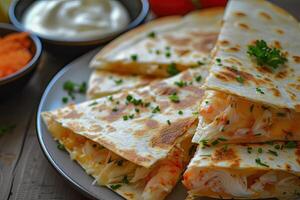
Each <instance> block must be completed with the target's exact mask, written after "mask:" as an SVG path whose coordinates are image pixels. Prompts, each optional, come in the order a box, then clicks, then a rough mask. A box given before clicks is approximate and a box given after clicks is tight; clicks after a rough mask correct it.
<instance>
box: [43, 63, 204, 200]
mask: <svg viewBox="0 0 300 200" xmlns="http://www.w3.org/2000/svg"><path fill="white" fill-rule="evenodd" d="M207 75H208V70H207V69H206V68H197V69H190V70H188V71H186V72H182V73H181V74H179V75H177V76H174V77H173V78H169V79H166V80H163V81H160V82H157V83H154V84H151V85H149V86H147V87H144V88H139V89H136V90H131V91H125V92H121V93H118V94H115V95H112V96H109V97H103V98H100V99H97V100H92V101H88V102H84V103H81V104H78V105H69V106H67V107H65V108H61V109H58V110H54V111H49V112H44V113H43V114H42V116H43V119H44V121H45V123H46V125H47V127H48V129H49V131H50V132H51V134H52V135H53V137H54V138H55V139H56V140H58V141H59V142H60V144H62V145H63V146H64V147H65V148H66V150H67V151H68V152H69V153H70V155H71V158H72V159H74V160H76V161H77V162H78V163H79V164H80V165H81V166H82V167H83V168H84V169H85V170H86V172H87V173H88V174H90V175H92V176H93V177H94V178H95V180H96V181H97V183H99V184H100V185H105V186H107V187H109V188H111V189H112V190H115V191H116V192H117V193H119V194H120V195H122V196H123V197H124V198H126V199H163V198H164V197H165V196H166V195H167V194H168V193H170V191H171V190H172V188H173V187H174V186H175V184H176V183H177V181H178V180H179V178H180V176H181V173H182V172H183V171H184V169H185V167H186V165H187V164H188V161H189V159H190V157H191V154H190V153H189V150H190V148H191V146H192V143H191V138H192V135H193V134H194V132H195V129H196V125H197V121H198V120H197V115H195V114H194V112H195V111H196V109H197V103H198V101H199V99H201V98H202V96H203V93H204V92H203V90H201V89H200V87H201V85H202V83H203V80H204V78H199V77H205V76H207Z"/></svg>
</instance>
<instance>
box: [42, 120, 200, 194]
mask: <svg viewBox="0 0 300 200" xmlns="http://www.w3.org/2000/svg"><path fill="white" fill-rule="evenodd" d="M44 120H45V123H46V124H47V127H48V129H49V131H50V132H51V134H52V135H53V137H54V139H55V140H57V141H58V142H59V144H58V147H59V148H60V149H61V150H67V151H68V153H69V154H70V157H71V159H72V160H75V161H76V162H77V163H78V164H79V165H80V166H81V167H82V168H83V169H84V170H85V171H86V172H87V174H89V175H91V176H92V177H94V178H95V181H94V183H98V184H99V185H103V186H106V187H108V188H110V189H111V190H113V191H115V192H117V193H118V194H119V195H121V196H123V197H124V198H125V199H130V200H141V199H145V200H146V199H156V200H162V199H164V198H165V197H166V195H168V194H169V193H170V192H171V190H172V189H173V187H174V186H175V185H176V183H177V182H178V180H179V178H180V177H181V174H182V172H183V170H184V169H185V167H186V166H187V164H188V161H189V160H190V157H191V154H190V153H189V152H190V148H191V137H192V134H193V131H195V128H196V124H194V125H193V126H192V127H191V128H190V130H189V133H188V134H185V136H186V137H184V138H182V140H181V141H179V142H178V143H177V144H176V145H175V146H174V147H173V148H172V150H171V151H170V152H169V154H168V155H167V157H166V158H164V159H162V160H160V161H158V162H157V163H156V164H155V165H154V166H152V167H151V168H144V167H141V166H138V165H136V164H134V163H131V162H130V161H128V160H125V159H123V158H122V157H120V156H118V155H116V154H114V153H113V152H111V151H109V150H108V149H106V148H105V147H103V146H101V145H99V144H98V143H96V142H93V141H92V140H90V139H88V138H85V137H83V136H81V135H78V134H76V133H74V132H72V131H71V130H69V129H67V128H64V127H62V126H61V125H60V124H59V123H57V122H55V121H54V120H53V118H51V117H50V116H49V115H44Z"/></svg>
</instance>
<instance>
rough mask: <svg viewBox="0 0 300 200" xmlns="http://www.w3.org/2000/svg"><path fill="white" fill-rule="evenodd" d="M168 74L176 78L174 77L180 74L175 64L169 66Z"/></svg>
mask: <svg viewBox="0 0 300 200" xmlns="http://www.w3.org/2000/svg"><path fill="white" fill-rule="evenodd" d="M167 72H168V74H169V75H170V76H174V75H176V74H178V73H179V71H178V69H177V68H176V64H175V63H171V64H169V65H168V67H167Z"/></svg>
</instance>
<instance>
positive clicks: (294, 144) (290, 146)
mask: <svg viewBox="0 0 300 200" xmlns="http://www.w3.org/2000/svg"><path fill="white" fill-rule="evenodd" d="M284 147H285V148H287V149H294V148H296V147H297V142H294V141H288V142H287V143H286V144H285V145H284Z"/></svg>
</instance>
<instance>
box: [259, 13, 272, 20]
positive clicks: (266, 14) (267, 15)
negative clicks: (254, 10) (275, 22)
mask: <svg viewBox="0 0 300 200" xmlns="http://www.w3.org/2000/svg"><path fill="white" fill-rule="evenodd" d="M259 15H260V16H262V17H263V18H265V19H267V20H271V19H272V17H271V16H270V15H269V14H268V13H266V12H260V13H259Z"/></svg>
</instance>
